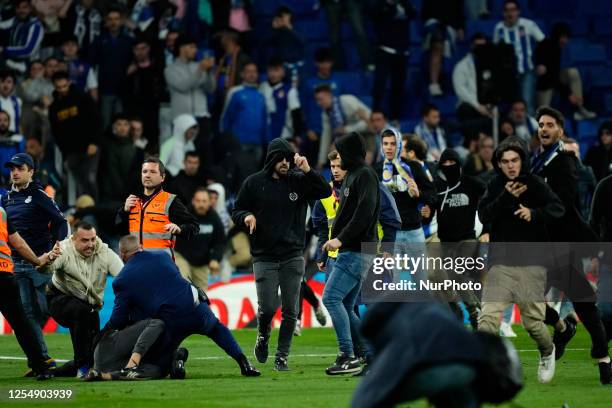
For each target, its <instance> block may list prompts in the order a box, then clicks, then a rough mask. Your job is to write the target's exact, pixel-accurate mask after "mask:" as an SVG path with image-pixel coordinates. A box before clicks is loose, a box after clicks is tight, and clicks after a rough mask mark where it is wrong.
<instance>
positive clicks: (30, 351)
mask: <svg viewBox="0 0 612 408" xmlns="http://www.w3.org/2000/svg"><path fill="white" fill-rule="evenodd" d="M9 244H10V246H11V247H13V248H15V251H17V252H18V253H19V255H21V257H22V258H23V259H25V260H26V261H28V262H30V263H32V264H34V265H36V266H39V267H40V266H44V265H46V264H47V263H49V262H51V261H52V260H53V259H55V258H56V257H58V256H59V255H60V254H61V252H60V250H59V246H56V247H55V248H54V250H53V251H51V252H47V253H45V254H43V255H41V256H36V254H35V253H34V252H33V251H32V249H31V248H30V246H29V245H28V244H27V243H26V242H25V241H24V240H23V238H21V236H20V235H19V233H18V232H17V231H16V230H15V229H13V228H12V227H11V225H9V224H8V221H7V217H6V212H5V211H4V208H2V207H0V313H2V315H3V316H4V318H5V319H6V320H7V321H8V323H9V324H10V325H11V327H12V328H13V331H14V332H15V337H16V338H17V342H18V343H19V345H20V346H21V349H22V350H23V351H24V353H25V354H26V356H27V357H28V366H29V367H30V368H31V369H32V371H33V372H34V373H35V374H36V375H37V379H39V380H46V379H49V378H52V377H53V368H55V367H54V366H53V365H52V364H51V363H50V362H48V361H45V357H44V356H43V351H42V348H41V347H40V344H39V343H38V341H37V340H36V334H35V333H34V329H33V327H32V325H31V324H30V322H29V320H28V319H27V317H26V315H25V312H24V310H23V306H22V304H21V299H20V295H19V287H18V286H17V283H16V282H15V277H14V275H13V258H12V257H11V248H10V247H9Z"/></svg>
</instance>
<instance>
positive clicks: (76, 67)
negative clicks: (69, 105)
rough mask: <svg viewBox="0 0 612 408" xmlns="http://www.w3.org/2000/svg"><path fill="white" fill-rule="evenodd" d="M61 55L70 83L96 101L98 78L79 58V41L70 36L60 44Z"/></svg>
mask: <svg viewBox="0 0 612 408" xmlns="http://www.w3.org/2000/svg"><path fill="white" fill-rule="evenodd" d="M62 54H63V55H64V62H65V63H66V64H67V66H66V70H67V71H68V75H70V80H71V81H72V83H73V84H74V85H75V86H76V87H77V88H78V89H79V90H81V91H83V92H89V94H90V95H91V97H92V98H93V99H94V100H95V101H97V100H98V76H97V75H96V72H95V71H94V70H93V69H92V67H91V66H90V65H89V63H87V62H86V61H84V60H83V59H81V58H80V57H79V54H80V49H79V40H78V37H77V36H76V35H74V34H70V35H69V36H67V37H66V38H65V39H64V42H63V43H62Z"/></svg>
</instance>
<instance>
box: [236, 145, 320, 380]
mask: <svg viewBox="0 0 612 408" xmlns="http://www.w3.org/2000/svg"><path fill="white" fill-rule="evenodd" d="M292 164H295V166H296V167H297V170H294V169H291V166H292ZM330 194H331V188H330V187H329V185H328V184H327V182H326V181H325V179H324V178H323V177H322V176H320V175H319V174H318V173H317V172H315V171H314V170H312V169H311V168H310V165H309V164H308V160H306V158H305V157H304V156H300V155H299V154H297V153H295V152H294V150H293V149H292V148H291V145H289V143H288V142H287V141H286V140H284V139H280V138H278V139H274V140H272V141H271V142H270V144H269V145H268V154H267V156H266V162H265V164H264V168H263V170H261V171H259V172H257V173H255V174H253V175H251V176H249V177H248V178H247V179H246V180H245V181H244V183H243V184H242V187H241V188H240V191H239V192H238V197H237V199H236V204H235V206H234V211H233V213H232V219H233V220H234V223H235V224H236V225H246V227H247V228H248V229H249V234H250V241H251V253H252V254H253V273H254V275H255V286H256V288H257V303H258V311H257V323H258V328H259V333H258V336H257V343H256V344H255V357H256V358H257V361H259V362H260V363H262V364H263V363H265V362H266V360H267V359H268V341H269V339H270V329H271V323H272V318H273V317H274V313H275V312H276V308H277V306H278V300H277V294H278V288H279V286H280V290H281V310H282V321H281V326H280V333H279V337H278V348H277V351H276V358H275V360H274V366H275V367H274V368H275V369H276V370H277V371H288V370H289V367H288V366H287V357H288V355H289V349H290V347H291V340H292V337H293V331H294V330H295V325H296V322H297V315H298V309H299V307H298V306H299V305H298V300H299V295H300V285H301V281H302V276H303V275H304V257H303V253H304V238H305V228H306V209H307V207H308V201H309V200H319V199H321V198H325V197H329V195H330Z"/></svg>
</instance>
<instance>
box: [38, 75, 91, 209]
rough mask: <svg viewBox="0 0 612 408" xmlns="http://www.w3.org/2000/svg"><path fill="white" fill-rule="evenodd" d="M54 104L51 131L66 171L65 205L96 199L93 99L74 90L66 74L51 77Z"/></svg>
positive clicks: (50, 112) (50, 111)
mask: <svg viewBox="0 0 612 408" xmlns="http://www.w3.org/2000/svg"><path fill="white" fill-rule="evenodd" d="M53 86H54V87H55V92H53V103H52V104H51V106H50V107H49V122H50V123H51V132H52V133H53V137H54V138H55V142H56V143H57V147H59V149H60V151H61V152H62V156H63V159H64V163H65V166H66V169H67V170H68V171H67V173H68V176H67V177H68V183H65V184H66V185H67V186H68V193H67V194H68V197H67V200H65V201H67V203H68V204H69V205H72V204H74V200H76V197H78V196H80V195H82V194H89V195H91V196H92V197H93V198H94V199H95V200H97V199H98V187H97V184H96V175H97V171H98V160H99V155H98V147H99V146H100V141H99V139H100V138H99V132H98V128H99V120H98V114H97V112H96V106H95V104H94V102H93V100H92V99H91V98H90V97H89V96H88V95H87V94H85V93H84V92H83V91H80V90H79V89H77V88H76V86H74V85H73V84H72V82H71V81H70V77H69V75H68V73H67V72H65V71H60V72H56V73H55V74H54V75H53Z"/></svg>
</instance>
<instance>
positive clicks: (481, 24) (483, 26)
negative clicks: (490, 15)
mask: <svg viewBox="0 0 612 408" xmlns="http://www.w3.org/2000/svg"><path fill="white" fill-rule="evenodd" d="M497 22H498V20H492V19H489V20H476V21H468V23H467V25H466V27H465V38H466V40H467V41H469V39H470V38H471V37H472V36H473V35H474V34H476V33H478V32H480V33H483V34H484V35H486V36H487V37H489V38H491V36H492V35H493V29H494V28H495V25H496V24H497Z"/></svg>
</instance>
